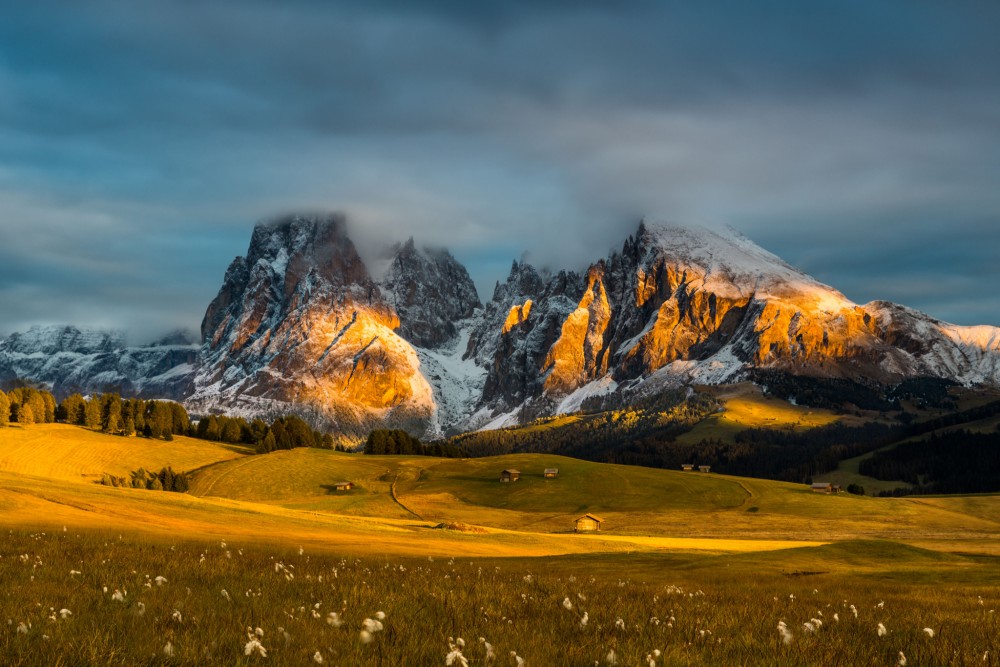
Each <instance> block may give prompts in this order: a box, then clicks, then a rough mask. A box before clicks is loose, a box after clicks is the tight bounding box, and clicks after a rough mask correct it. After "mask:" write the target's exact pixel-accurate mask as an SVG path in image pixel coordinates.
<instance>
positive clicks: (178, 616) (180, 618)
mask: <svg viewBox="0 0 1000 667" xmlns="http://www.w3.org/2000/svg"><path fill="white" fill-rule="evenodd" d="M170 618H172V619H174V620H175V621H177V622H178V623H183V622H184V617H183V616H182V615H181V612H180V610H179V609H174V613H172V614H171V615H170Z"/></svg>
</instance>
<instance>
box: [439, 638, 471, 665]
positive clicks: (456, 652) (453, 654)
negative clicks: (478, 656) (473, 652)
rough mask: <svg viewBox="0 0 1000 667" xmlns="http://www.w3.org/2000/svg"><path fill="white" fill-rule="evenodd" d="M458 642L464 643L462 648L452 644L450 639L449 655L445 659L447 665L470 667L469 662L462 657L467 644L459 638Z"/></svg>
mask: <svg viewBox="0 0 1000 667" xmlns="http://www.w3.org/2000/svg"><path fill="white" fill-rule="evenodd" d="M458 641H460V642H462V646H459V645H458V644H454V643H452V640H451V637H449V638H448V654H447V655H446V656H445V657H444V664H445V665H449V666H450V665H454V666H455V667H469V660H468V659H467V658H466V657H465V656H464V655H462V648H463V646H464V645H465V642H464V641H462V638H461V637H459V639H458Z"/></svg>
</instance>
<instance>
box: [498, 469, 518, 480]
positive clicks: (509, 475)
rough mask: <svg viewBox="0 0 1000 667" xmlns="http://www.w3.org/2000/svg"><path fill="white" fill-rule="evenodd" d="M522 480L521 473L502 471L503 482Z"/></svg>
mask: <svg viewBox="0 0 1000 667" xmlns="http://www.w3.org/2000/svg"><path fill="white" fill-rule="evenodd" d="M519 479H521V471H520V470H514V469H513V468H509V469H507V470H502V471H500V481H501V482H516V481H517V480H519Z"/></svg>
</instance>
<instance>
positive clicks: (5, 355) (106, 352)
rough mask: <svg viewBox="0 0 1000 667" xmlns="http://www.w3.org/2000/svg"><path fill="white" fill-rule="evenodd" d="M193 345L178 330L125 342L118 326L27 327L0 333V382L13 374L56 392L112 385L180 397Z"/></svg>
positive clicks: (185, 390)
mask: <svg viewBox="0 0 1000 667" xmlns="http://www.w3.org/2000/svg"><path fill="white" fill-rule="evenodd" d="M198 347H199V346H198V345H197V344H194V343H192V342H191V340H190V339H189V338H188V337H187V336H186V335H185V334H184V333H183V332H174V333H173V334H171V335H170V336H168V337H166V338H164V339H162V340H160V341H157V342H155V343H152V344H150V345H144V346H128V345H127V344H126V343H125V336H124V334H123V333H121V332H118V331H102V330H99V329H88V328H81V327H73V326H46V327H32V328H30V329H29V330H28V331H25V332H21V333H14V334H11V335H10V336H8V337H6V338H0V386H4V387H6V388H7V389H10V388H11V387H12V386H13V385H14V384H15V383H16V382H17V381H19V380H30V381H33V382H38V383H42V384H45V385H47V386H48V387H49V388H50V389H51V390H52V392H53V393H54V394H55V395H56V396H57V397H59V398H60V399H61V398H64V397H66V396H68V395H69V394H72V393H74V392H80V393H83V394H91V393H98V392H106V391H116V392H119V393H122V394H125V395H130V396H141V397H143V398H171V399H175V400H182V399H183V398H184V397H186V396H187V395H189V394H190V393H191V380H192V377H193V375H194V369H195V362H196V361H197V356H198Z"/></svg>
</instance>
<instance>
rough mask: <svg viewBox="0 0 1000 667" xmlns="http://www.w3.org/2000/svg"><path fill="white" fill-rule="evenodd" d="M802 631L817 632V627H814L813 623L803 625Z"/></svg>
mask: <svg viewBox="0 0 1000 667" xmlns="http://www.w3.org/2000/svg"><path fill="white" fill-rule="evenodd" d="M802 629H803V630H805V631H806V632H816V626H815V625H813V624H812V623H811V622H809V623H803V624H802Z"/></svg>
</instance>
